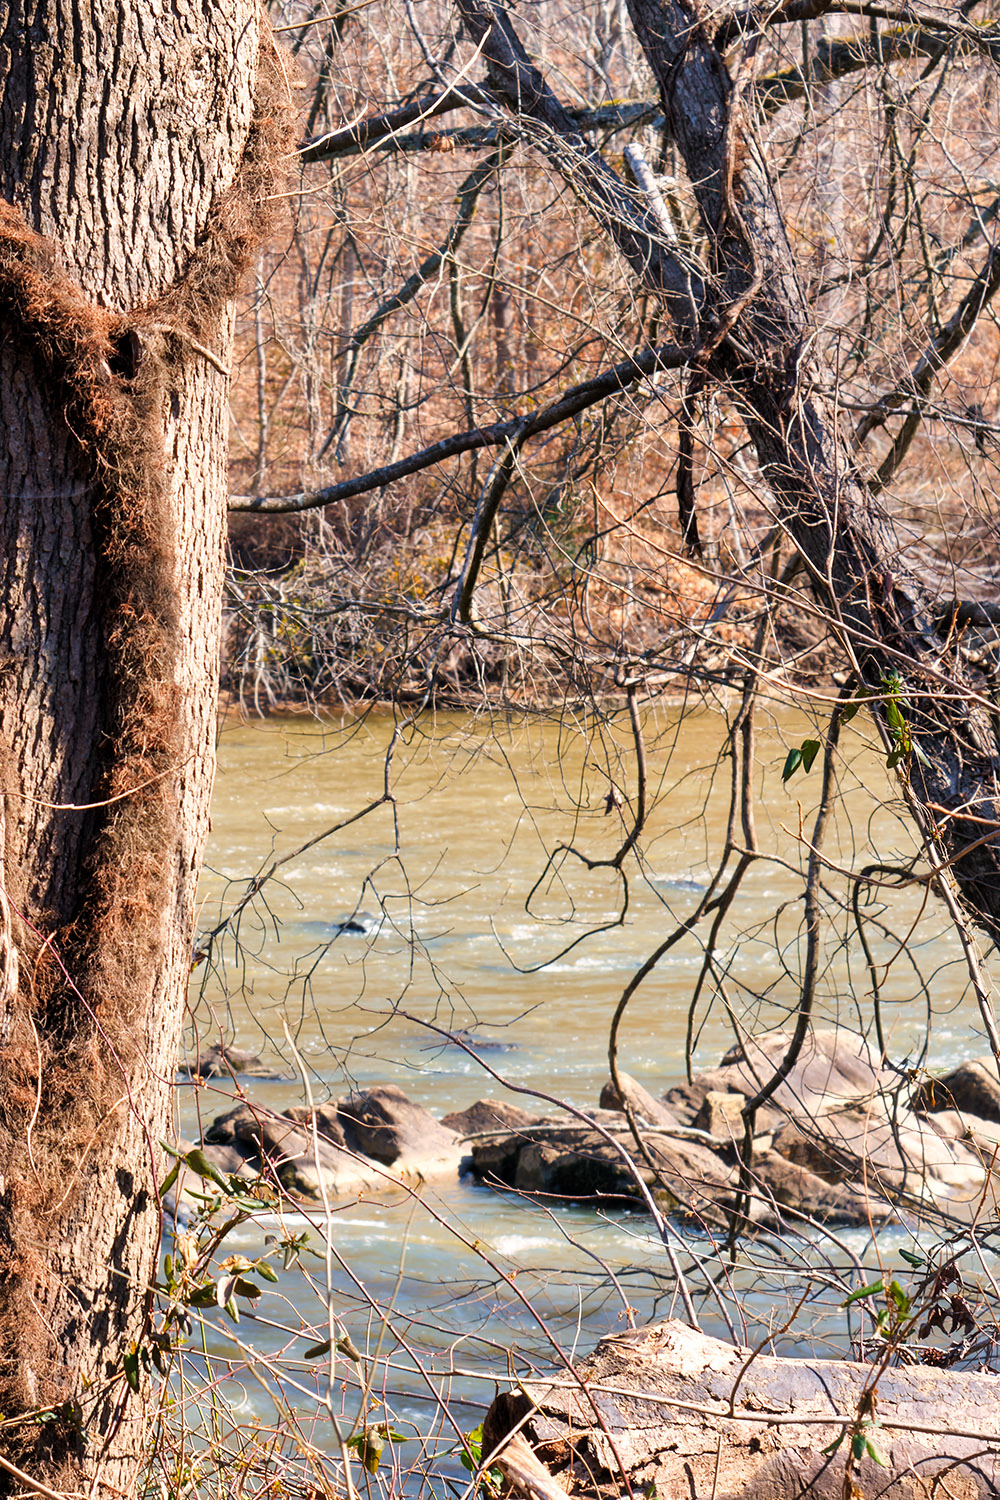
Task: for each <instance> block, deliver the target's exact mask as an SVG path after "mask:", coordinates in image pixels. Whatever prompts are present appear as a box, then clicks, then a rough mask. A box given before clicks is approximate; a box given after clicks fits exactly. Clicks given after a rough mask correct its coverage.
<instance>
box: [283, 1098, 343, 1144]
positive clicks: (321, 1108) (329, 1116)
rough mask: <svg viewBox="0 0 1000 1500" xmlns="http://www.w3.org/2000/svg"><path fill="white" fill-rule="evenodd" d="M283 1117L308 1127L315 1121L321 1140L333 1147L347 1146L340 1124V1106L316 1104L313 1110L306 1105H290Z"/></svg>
mask: <svg viewBox="0 0 1000 1500" xmlns="http://www.w3.org/2000/svg"><path fill="white" fill-rule="evenodd" d="M285 1117H286V1119H289V1120H294V1121H295V1122H296V1124H298V1125H304V1126H309V1127H311V1126H312V1122H313V1120H314V1119H315V1121H316V1130H317V1132H318V1134H319V1135H320V1137H321V1138H322V1139H323V1140H325V1141H328V1142H329V1143H330V1144H331V1145H334V1146H346V1145H347V1136H346V1135H345V1134H344V1127H343V1126H342V1125H341V1123H340V1106H339V1105H337V1104H317V1105H316V1106H315V1108H313V1109H310V1108H309V1106H308V1104H292V1105H291V1106H290V1107H289V1108H288V1109H286V1110H285Z"/></svg>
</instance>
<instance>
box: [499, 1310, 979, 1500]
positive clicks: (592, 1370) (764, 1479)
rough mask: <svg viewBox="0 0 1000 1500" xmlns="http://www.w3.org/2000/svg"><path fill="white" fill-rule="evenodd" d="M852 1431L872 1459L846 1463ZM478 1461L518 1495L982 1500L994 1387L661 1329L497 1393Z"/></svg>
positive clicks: (624, 1337) (610, 1342) (612, 1341)
mask: <svg viewBox="0 0 1000 1500" xmlns="http://www.w3.org/2000/svg"><path fill="white" fill-rule="evenodd" d="M512 1434H516V1438H515V1439H512V1437H511V1435H512ZM856 1436H857V1437H859V1439H864V1438H867V1439H868V1440H869V1441H870V1442H871V1444H872V1446H873V1447H874V1449H875V1452H876V1454H877V1455H878V1459H879V1460H880V1461H881V1462H876V1460H875V1459H874V1458H872V1457H871V1456H870V1455H869V1452H868V1451H866V1452H865V1453H864V1455H863V1456H862V1457H861V1458H860V1459H858V1458H855V1456H854V1447H855V1443H854V1439H855V1437H856ZM838 1439H841V1441H840V1442H839V1443H838ZM858 1446H860V1441H859V1444H858ZM483 1454H484V1461H485V1462H486V1463H488V1464H489V1465H495V1466H496V1467H499V1468H500V1469H501V1471H502V1472H503V1474H504V1477H505V1480H506V1482H507V1485H508V1490H509V1493H511V1494H514V1495H521V1496H527V1497H529V1500H541V1497H545V1500H553V1497H555V1496H557V1495H558V1494H559V1492H560V1491H563V1492H565V1493H568V1494H569V1495H571V1496H580V1497H601V1500H610V1497H612V1496H616V1497H617V1496H619V1495H620V1496H626V1495H631V1496H633V1497H638V1496H644V1495H652V1494H655V1495H656V1497H657V1500H842V1497H843V1496H844V1495H845V1494H847V1495H850V1496H852V1497H854V1500H860V1497H861V1496H869V1497H875V1496H878V1497H879V1500H931V1497H935V1500H985V1497H986V1496H995V1495H996V1494H998V1493H1000V1377H997V1376H995V1375H979V1374H965V1373H957V1372H954V1371H947V1372H945V1371H940V1370H933V1369H928V1368H925V1367H923V1366H908V1367H905V1368H900V1369H893V1370H886V1371H883V1372H881V1373H879V1370H878V1368H877V1367H876V1366H873V1365H864V1364H853V1363H850V1362H848V1361H833V1360H798V1359H779V1358H775V1357H773V1356H770V1355H767V1354H763V1353H757V1354H755V1353H754V1351H752V1350H751V1349H746V1348H737V1347H734V1346H733V1345H730V1344H725V1343H721V1342H720V1341H719V1340H717V1339H713V1338H709V1337H707V1336H706V1335H705V1334H702V1333H700V1332H698V1331H696V1330H694V1329H691V1328H688V1327H686V1326H685V1325H683V1324H681V1323H677V1322H665V1323H660V1324H656V1325H652V1326H650V1327H648V1328H642V1329H638V1330H636V1331H634V1332H627V1333H622V1334H618V1335H614V1336H611V1337H608V1338H605V1339H603V1340H602V1341H601V1343H600V1344H599V1345H598V1347H597V1350H596V1352H595V1354H594V1355H593V1356H592V1357H591V1358H590V1359H589V1360H587V1361H586V1362H585V1363H584V1364H582V1365H580V1366H578V1367H577V1368H576V1370H575V1371H574V1374H573V1376H570V1375H569V1374H568V1373H567V1375H566V1376H565V1377H564V1378H560V1379H558V1380H554V1381H552V1382H551V1383H548V1382H546V1383H538V1384H531V1385H525V1386H522V1387H521V1388H520V1389H518V1390H515V1391H512V1392H510V1393H507V1394H503V1395H500V1396H498V1397H497V1398H496V1400H495V1401H494V1402H493V1405H492V1406H491V1408H490V1410H489V1413H488V1415H487V1418H486V1423H485V1426H484V1441H483ZM845 1466H846V1467H847V1469H848V1472H847V1473H846V1474H845ZM546 1476H547V1479H548V1483H547V1484H546V1482H545V1481H546Z"/></svg>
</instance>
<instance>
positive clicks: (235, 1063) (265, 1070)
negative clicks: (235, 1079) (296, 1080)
mask: <svg viewBox="0 0 1000 1500" xmlns="http://www.w3.org/2000/svg"><path fill="white" fill-rule="evenodd" d="M177 1071H178V1073H180V1074H181V1075H182V1076H183V1077H185V1078H230V1077H232V1076H233V1075H234V1074H241V1075H243V1076H244V1077H246V1078H278V1077H280V1076H281V1075H280V1074H278V1073H276V1072H275V1070H274V1068H273V1067H272V1066H271V1064H270V1063H266V1062H265V1061H264V1059H263V1058H261V1057H258V1056H257V1054H256V1053H255V1052H244V1051H243V1050H242V1049H241V1048H239V1047H227V1046H226V1045H225V1044H224V1043H222V1042H215V1043H213V1045H212V1046H211V1047H205V1048H203V1049H202V1051H201V1052H199V1053H198V1057H197V1060H196V1061H195V1062H193V1063H189V1062H188V1063H181V1065H180V1067H179V1068H178V1070H177Z"/></svg>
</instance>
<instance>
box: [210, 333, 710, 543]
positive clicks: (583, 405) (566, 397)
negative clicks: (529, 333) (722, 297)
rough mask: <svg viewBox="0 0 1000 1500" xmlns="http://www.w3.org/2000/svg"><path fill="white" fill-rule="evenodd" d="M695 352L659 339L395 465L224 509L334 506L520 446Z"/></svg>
mask: <svg viewBox="0 0 1000 1500" xmlns="http://www.w3.org/2000/svg"><path fill="white" fill-rule="evenodd" d="M695 353H696V350H695V349H693V348H692V347H689V346H684V345H678V344H659V345H657V346H656V347H655V348H653V349H646V350H643V351H642V353H640V354H634V355H630V356H629V358H628V359H623V360H622V361H621V363H620V364H617V365H615V366H613V368H612V369H610V370H608V371H606V372H605V373H604V374H603V375H598V376H596V377H595V378H594V379H593V380H585V381H584V382H583V383H582V384H580V385H575V386H572V387H571V388H570V389H569V390H568V391H566V392H564V394H563V395H562V396H560V397H559V399H558V401H554V402H552V403H551V404H550V405H549V406H545V407H542V408H541V410H539V411H536V412H532V413H531V414H530V415H529V416H525V417H514V418H511V419H510V420H508V421H506V422H494V423H493V424H492V426H490V427H476V428H473V430H472V431H470V432H458V433H453V434H452V435H451V436H450V437H446V438H442V439H441V441H440V442H438V443H432V444H431V446H430V447H429V448H422V449H421V450H420V452H419V453H411V454H409V455H408V456H407V457H406V458H401V459H399V460H398V462H396V463H394V464H386V465H385V466H384V467H383V468H380V469H372V470H370V471H369V472H368V473H367V474H359V475H358V476H357V477H356V478H354V479H345V480H342V481H341V483H340V484H332V485H328V486H327V487H326V488H325V489H319V490H305V491H303V492H302V493H301V494H298V495H269V496H260V497H258V496H254V495H234V496H232V497H231V498H230V501H229V509H230V510H231V511H244V512H249V513H250V514H252V515H285V514H289V513H291V512H295V511H302V510H318V509H319V507H320V506H323V505H336V504H338V503H340V502H342V501H344V500H351V499H353V497H354V496H355V495H364V494H368V493H369V492H370V491H371V490H377V489H382V488H384V486H385V485H387V484H393V483H394V482H395V481H396V480H397V479H405V478H406V476H407V475H408V474H418V473H419V472H420V471H421V470H422V469H429V468H432V467H433V465H434V464H439V463H442V462H443V461H444V460H445V459H446V458H456V457H457V456H458V455H459V454H462V453H472V452H474V451H476V450H477V449H480V448H501V447H503V446H504V444H506V443H510V444H512V445H514V444H518V445H519V444H521V443H523V442H525V441H526V440H527V439H528V438H530V437H534V436H536V434H538V433H540V432H547V431H548V430H549V429H550V428H552V427H556V426H558V424H559V423H560V422H565V421H568V419H569V418H570V417H575V416H577V415H578V414H579V413H580V412H582V411H586V410H587V408H588V407H590V406H596V405H597V403H598V402H600V401H606V400H607V399H608V397H609V396H616V395H619V394H620V393H621V392H622V391H625V390H627V389H628V388H629V386H632V385H635V384H636V382H637V381H639V380H643V379H645V378H646V377H647V376H649V375H652V374H654V373H655V372H656V371H658V370H678V369H682V368H683V367H684V366H685V365H687V364H690V362H691V360H692V359H693V358H694V355H695Z"/></svg>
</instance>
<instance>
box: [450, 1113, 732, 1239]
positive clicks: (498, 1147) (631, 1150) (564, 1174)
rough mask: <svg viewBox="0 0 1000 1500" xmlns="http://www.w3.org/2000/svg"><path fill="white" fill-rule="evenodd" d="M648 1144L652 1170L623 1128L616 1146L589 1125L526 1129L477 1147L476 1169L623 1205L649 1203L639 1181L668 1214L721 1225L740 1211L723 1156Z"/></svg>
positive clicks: (690, 1144)
mask: <svg viewBox="0 0 1000 1500" xmlns="http://www.w3.org/2000/svg"><path fill="white" fill-rule="evenodd" d="M612 1118H613V1117H612ZM643 1143H644V1145H645V1148H646V1151H647V1153H648V1155H649V1158H650V1160H651V1161H652V1163H653V1167H650V1165H649V1163H648V1162H645V1161H644V1160H642V1159H641V1158H640V1157H639V1156H638V1155H637V1153H636V1149H635V1142H634V1140H633V1138H632V1134H631V1132H630V1131H622V1130H621V1128H620V1125H619V1128H618V1131H617V1133H616V1134H615V1136H614V1139H612V1140H608V1139H607V1137H606V1136H605V1135H603V1134H602V1133H601V1132H599V1131H597V1130H592V1129H589V1128H588V1127H587V1126H585V1125H566V1126H563V1125H558V1126H553V1125H547V1126H538V1127H534V1128H531V1127H525V1128H524V1129H522V1130H520V1131H518V1132H511V1133H510V1134H509V1135H507V1136H503V1137H499V1138H496V1139H492V1140H482V1141H473V1144H472V1160H473V1170H474V1171H475V1173H476V1175H477V1176H479V1177H482V1178H484V1179H488V1180H492V1181H495V1182H500V1183H503V1184H505V1185H506V1186H508V1187H512V1188H515V1189H517V1191H519V1192H523V1193H538V1194H541V1195H544V1196H546V1197H555V1198H562V1199H569V1200H572V1201H576V1202H579V1201H582V1200H588V1199H594V1198H599V1199H601V1200H603V1201H605V1202H606V1201H608V1200H616V1201H618V1202H620V1203H623V1204H624V1203H629V1204H642V1203H644V1202H645V1201H646V1200H645V1198H644V1195H643V1193H642V1190H641V1188H640V1186H639V1182H638V1181H637V1180H636V1179H637V1177H638V1179H639V1181H641V1182H642V1183H644V1184H645V1185H646V1186H647V1187H648V1188H649V1189H650V1191H651V1192H653V1193H655V1194H656V1195H657V1199H658V1201H659V1203H660V1205H661V1207H665V1208H666V1209H668V1211H673V1210H675V1209H677V1210H679V1211H680V1212H682V1213H685V1212H686V1213H691V1214H694V1215H695V1216H696V1217H701V1218H709V1219H711V1220H712V1221H713V1222H719V1221H720V1220H721V1219H723V1218H724V1217H725V1215H726V1214H727V1213H728V1212H729V1211H730V1210H731V1209H732V1208H733V1206H734V1205H735V1189H736V1185H737V1174H736V1172H735V1170H734V1167H733V1164H732V1163H731V1162H726V1161H724V1160H723V1158H722V1156H721V1155H720V1154H717V1153H716V1152H714V1151H712V1150H710V1149H709V1148H708V1147H706V1146H703V1145H701V1144H700V1143H698V1142H696V1141H690V1140H680V1139H675V1138H672V1137H668V1136H665V1135H663V1134H660V1133H657V1132H655V1131H650V1132H648V1133H647V1134H644V1136H643Z"/></svg>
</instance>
